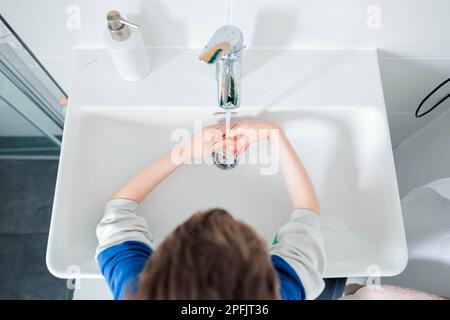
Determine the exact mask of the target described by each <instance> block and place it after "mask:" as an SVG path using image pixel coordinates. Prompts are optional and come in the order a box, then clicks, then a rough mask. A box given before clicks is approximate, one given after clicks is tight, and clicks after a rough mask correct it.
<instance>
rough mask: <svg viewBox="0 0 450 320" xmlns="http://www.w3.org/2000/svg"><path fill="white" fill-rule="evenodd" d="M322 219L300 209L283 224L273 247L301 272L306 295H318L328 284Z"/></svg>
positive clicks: (274, 252)
mask: <svg viewBox="0 0 450 320" xmlns="http://www.w3.org/2000/svg"><path fill="white" fill-rule="evenodd" d="M320 227H321V221H320V218H319V216H318V215H317V214H315V213H314V212H312V211H311V210H308V209H296V210H294V211H293V212H292V214H291V218H290V220H289V221H288V222H287V223H286V224H285V225H283V226H282V227H281V229H280V230H279V231H278V234H277V237H276V239H275V241H274V244H273V246H272V248H271V250H270V253H271V254H272V255H277V256H279V257H280V258H282V259H284V260H285V261H286V262H287V263H288V264H289V265H290V266H291V267H292V268H293V269H294V271H295V272H296V273H297V275H298V277H299V278H300V280H301V282H302V284H303V287H304V289H305V294H306V299H315V298H317V297H318V296H319V295H320V293H321V292H322V290H323V289H324V287H325V283H324V281H323V279H322V274H323V272H324V270H325V267H326V255H325V249H324V240H323V236H322V233H321V231H320Z"/></svg>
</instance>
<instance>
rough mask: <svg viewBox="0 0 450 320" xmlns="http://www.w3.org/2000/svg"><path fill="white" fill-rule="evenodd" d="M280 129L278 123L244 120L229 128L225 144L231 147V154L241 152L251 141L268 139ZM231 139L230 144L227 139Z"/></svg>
mask: <svg viewBox="0 0 450 320" xmlns="http://www.w3.org/2000/svg"><path fill="white" fill-rule="evenodd" d="M280 130H282V129H281V128H280V126H279V125H277V124H275V123H273V122H270V121H263V120H244V121H241V122H239V123H238V124H236V125H235V126H233V127H232V128H231V129H230V132H229V134H228V135H227V146H228V148H232V151H231V152H232V153H233V154H239V155H241V154H243V153H245V151H246V150H247V148H248V147H249V145H250V144H251V143H254V142H257V141H261V140H269V139H270V138H271V136H272V134H273V133H276V134H278V133H279V132H280ZM230 139H231V140H233V141H234V143H232V145H231V146H230V145H229V144H228V141H230Z"/></svg>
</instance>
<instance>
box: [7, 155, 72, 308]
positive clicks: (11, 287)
mask: <svg viewBox="0 0 450 320" xmlns="http://www.w3.org/2000/svg"><path fill="white" fill-rule="evenodd" d="M57 168H58V162H57V161H45V160H42V161H41V160H39V161H37V160H0V262H1V263H0V299H65V298H66V282H65V281H64V280H61V279H57V278H55V277H54V276H52V275H51V274H50V273H49V272H48V270H47V267H46V265H45V252H46V248H47V237H48V229H49V225H50V217H51V210H52V202H53V193H54V188H55V181H56V172H57Z"/></svg>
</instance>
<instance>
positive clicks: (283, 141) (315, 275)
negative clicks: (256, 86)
mask: <svg viewBox="0 0 450 320" xmlns="http://www.w3.org/2000/svg"><path fill="white" fill-rule="evenodd" d="M255 130H256V131H257V132H256V133H255ZM272 130H275V131H272ZM250 131H253V132H251V133H250ZM270 131H272V132H274V133H275V134H274V135H273V134H270ZM230 137H236V143H235V146H236V150H239V152H240V153H243V152H245V150H246V149H247V148H248V146H249V144H250V143H252V142H256V141H258V140H268V139H273V138H277V137H278V139H279V140H278V142H279V161H280V167H281V171H282V173H283V177H284V181H285V183H286V187H287V191H288V193H289V196H290V199H291V202H292V206H293V208H294V211H293V212H292V214H291V218H290V220H289V221H288V222H287V223H286V224H284V226H282V227H281V229H280V230H279V231H278V233H277V235H276V237H275V240H274V242H273V245H272V248H271V250H270V253H271V255H272V262H273V265H274V267H275V269H276V271H277V274H278V278H279V281H280V286H281V295H282V297H283V298H284V299H315V298H316V297H317V296H318V295H319V294H320V293H321V292H322V290H323V288H324V281H323V279H322V274H323V272H324V269H325V265H326V255H325V250H324V241H323V237H322V233H321V231H320V227H321V221H320V218H319V212H320V205H319V201H318V200H317V197H316V194H315V191H314V187H313V185H312V182H311V179H310V178H309V175H308V173H307V172H306V170H305V168H304V166H303V164H302V162H301V160H300V158H299V157H298V155H297V153H296V152H295V150H294V148H293V147H292V145H291V144H290V142H289V140H288V138H287V137H286V135H285V133H284V132H283V130H282V129H281V128H280V127H279V126H278V125H276V124H274V123H272V122H267V121H257V120H256V121H243V122H241V123H239V124H238V125H237V126H235V127H233V128H232V129H231V132H230Z"/></svg>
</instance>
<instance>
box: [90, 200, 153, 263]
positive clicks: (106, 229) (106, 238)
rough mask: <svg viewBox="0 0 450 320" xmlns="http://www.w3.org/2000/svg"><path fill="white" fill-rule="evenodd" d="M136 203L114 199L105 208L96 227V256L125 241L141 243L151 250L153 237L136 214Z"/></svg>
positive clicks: (145, 222)
mask: <svg viewBox="0 0 450 320" xmlns="http://www.w3.org/2000/svg"><path fill="white" fill-rule="evenodd" d="M137 208H138V203H137V202H136V201H132V200H127V199H114V200H111V201H109V202H108V203H107V204H106V206H105V213H104V215H103V218H102V220H101V221H100V223H99V224H98V226H97V230H96V231H97V238H98V246H97V250H96V253H95V257H97V255H98V254H99V253H100V252H101V251H103V250H105V249H107V248H110V247H112V246H115V245H117V244H120V243H122V242H125V241H139V242H143V243H145V244H146V245H148V246H149V247H151V248H153V237H152V234H151V233H150V231H149V230H148V226H147V221H146V220H145V218H144V217H141V216H139V215H138V214H137Z"/></svg>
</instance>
